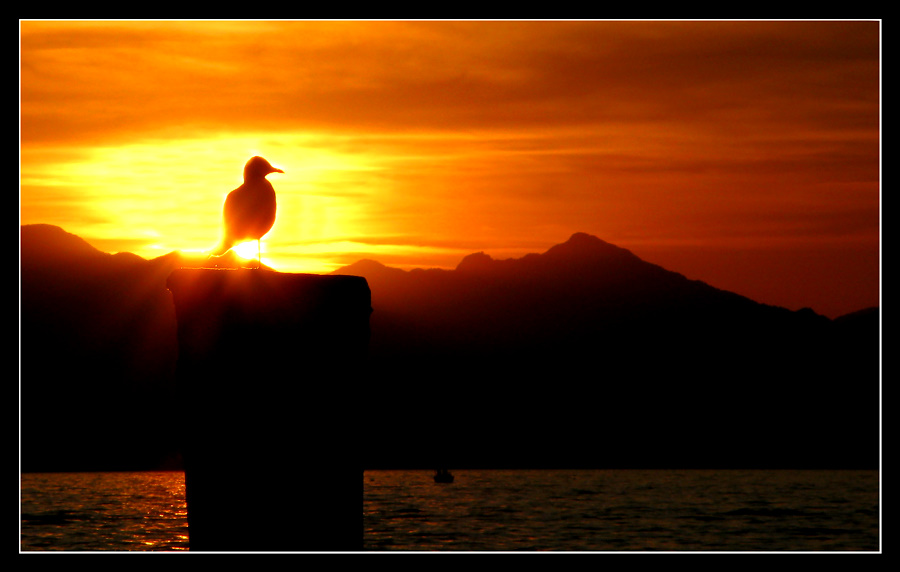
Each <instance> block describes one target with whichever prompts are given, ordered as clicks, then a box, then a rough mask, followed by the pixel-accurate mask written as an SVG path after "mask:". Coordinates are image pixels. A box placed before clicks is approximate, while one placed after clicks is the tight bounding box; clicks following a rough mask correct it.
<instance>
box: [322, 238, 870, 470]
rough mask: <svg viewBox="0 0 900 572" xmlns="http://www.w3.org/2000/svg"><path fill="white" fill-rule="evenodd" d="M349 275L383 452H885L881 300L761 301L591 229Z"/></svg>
mask: <svg viewBox="0 0 900 572" xmlns="http://www.w3.org/2000/svg"><path fill="white" fill-rule="evenodd" d="M337 273H341V274H354V275H359V276H363V277H365V278H366V279H367V280H368V281H369V284H370V287H371V289H372V297H373V302H372V303H373V307H374V308H375V312H374V313H373V314H372V317H371V329H372V338H371V344H370V351H371V354H372V357H371V363H372V371H373V376H374V377H375V379H377V380H379V381H378V382H377V383H376V384H375V387H374V388H371V393H370V394H369V395H367V401H368V402H369V403H371V404H372V407H373V408H374V409H377V410H379V411H382V416H381V418H382V422H381V423H382V426H383V427H387V426H388V425H389V424H392V423H393V425H392V426H391V427H390V429H387V431H388V432H389V433H391V434H392V435H393V436H394V437H393V438H394V439H395V440H396V441H397V443H400V444H402V446H401V445H397V446H395V445H392V444H387V445H386V446H385V450H384V452H382V453H379V454H377V455H375V456H376V457H379V458H389V457H390V454H389V452H388V451H389V450H391V449H394V448H396V449H402V450H411V451H427V452H428V453H427V454H423V457H427V456H428V455H430V454H437V455H438V456H440V455H446V456H447V457H448V458H449V459H448V460H447V461H446V463H445V464H448V463H449V464H451V465H452V463H453V461H452V460H456V459H459V460H460V463H462V464H466V462H468V461H470V462H472V463H474V464H482V465H496V464H500V465H504V466H510V467H517V466H528V465H529V464H531V465H534V464H535V463H539V464H540V463H544V464H546V465H548V466H557V465H567V466H568V465H571V464H572V463H575V464H578V463H582V464H584V465H585V466H598V465H599V466H633V467H659V466H670V467H679V466H690V467H700V466H708V467H747V466H760V467H763V466H795V467H799V466H809V467H812V466H851V465H852V466H862V465H865V466H872V463H875V462H876V461H875V459H877V441H878V438H877V419H878V406H877V403H878V398H877V386H878V349H877V348H878V340H877V338H878V334H877V331H878V321H877V320H878V314H877V310H869V311H867V312H862V313H860V314H859V315H857V316H850V317H847V318H846V322H845V321H843V320H835V321H832V320H830V319H828V318H826V317H824V316H820V315H817V314H816V313H815V312H813V311H812V310H809V309H804V310H800V311H796V312H795V311H790V310H787V309H785V308H780V307H775V306H769V305H765V304H760V303H757V302H754V301H753V300H750V299H748V298H746V297H743V296H740V295H738V294H735V293H733V292H728V291H724V290H720V289H717V288H714V287H712V286H710V285H708V284H705V283H703V282H700V281H696V280H689V279H687V278H686V277H684V276H682V275H681V274H678V273H676V272H671V271H669V270H666V269H664V268H662V267H660V266H657V265H654V264H650V263H647V262H645V261H643V260H641V259H640V258H638V257H637V256H635V255H634V254H633V253H631V252H629V251H628V250H625V249H622V248H619V247H617V246H615V245H612V244H609V243H607V242H604V241H602V240H600V239H599V238H596V237H593V236H590V235H587V234H584V233H576V234H574V235H572V237H571V238H570V239H569V240H568V241H566V242H565V243H563V244H559V245H556V246H554V247H552V248H550V249H549V250H547V251H546V252H544V253H542V254H530V255H527V256H524V257H522V258H519V259H509V260H494V259H492V258H491V257H490V256H488V255H486V254H484V253H475V254H472V255H469V256H467V257H466V258H464V259H463V260H462V261H461V262H460V264H459V265H458V266H457V267H456V269H454V270H437V269H428V270H411V271H401V270H398V269H392V268H388V267H385V266H383V265H380V264H378V263H376V262H374V261H361V262H358V263H356V264H353V265H350V266H348V267H345V268H342V269H340V270H338V271H337ZM392 420H399V421H396V422H393V421H392ZM485 436H491V439H489V440H487V441H485ZM435 447H437V448H438V449H440V452H437V453H432V451H433V450H434V449H435ZM435 461H436V462H437V461H441V459H435ZM438 464H439V463H438ZM435 466H436V465H435ZM457 466H458V465H457Z"/></svg>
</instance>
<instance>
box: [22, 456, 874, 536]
mask: <svg viewBox="0 0 900 572" xmlns="http://www.w3.org/2000/svg"><path fill="white" fill-rule="evenodd" d="M454 475H455V477H456V478H455V481H454V482H453V483H451V484H436V483H435V482H434V480H433V478H432V474H431V472H429V471H366V472H365V474H364V476H363V487H364V499H365V500H364V506H363V511H364V527H365V533H364V548H365V549H366V550H371V551H382V552H390V551H479V552H480V551H577V552H583V551H592V552H593V551H597V552H633V551H726V552H748V551H765V552H782V551H788V552H821V551H863V552H878V551H880V550H881V538H880V529H879V525H880V520H881V519H880V509H879V500H880V489H879V473H878V472H877V471H712V470H710V471H663V470H648V471H631V470H626V471H618V470H558V471H539V470H535V471H494V470H484V471H480V470H470V471H467V470H458V471H454ZM184 492H185V490H184V474H183V473H181V472H146V473H40V474H23V475H21V509H20V512H21V521H20V522H21V544H20V550H21V552H29V553H30V552H34V551H59V550H63V551H185V550H187V549H188V546H189V545H188V539H189V537H188V526H187V507H186V503H185V495H184Z"/></svg>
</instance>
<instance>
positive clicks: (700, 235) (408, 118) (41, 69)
mask: <svg viewBox="0 0 900 572" xmlns="http://www.w3.org/2000/svg"><path fill="white" fill-rule="evenodd" d="M880 29H881V24H880V22H878V21H863V22H575V21H572V22H519V21H505V22H416V21H413V22H256V21H216V22H191V21H156V22H130V21H121V22H117V21H101V22H68V21H59V22H54V21H20V63H21V65H20V94H21V97H20V134H21V144H20V167H21V170H20V222H21V223H22V224H30V223H49V224H55V225H58V226H61V227H63V228H64V229H66V230H67V231H69V232H72V233H74V234H77V235H79V236H81V237H83V238H85V239H86V240H88V242H90V243H91V244H93V245H94V246H96V247H97V248H99V249H101V250H104V251H107V252H117V251H129V252H134V253H136V254H139V255H141V256H143V257H145V258H152V257H155V256H158V255H161V254H165V253H167V252H170V251H173V250H205V249H208V248H211V247H212V246H213V245H214V244H215V243H216V242H217V240H218V237H219V222H220V217H221V206H222V202H223V200H224V196H225V194H226V193H227V192H228V191H230V190H231V189H233V188H235V187H236V186H238V185H239V184H240V183H241V170H242V167H243V164H244V162H245V161H246V160H247V159H248V158H249V157H250V156H252V155H254V154H259V155H262V156H264V157H266V158H267V159H268V160H269V161H270V162H271V163H272V164H273V165H275V166H276V167H280V168H282V169H284V171H285V173H284V174H273V175H270V177H269V180H270V181H271V182H272V183H273V185H274V186H275V189H276V192H277V193H278V200H279V214H278V220H277V222H276V224H275V227H274V228H273V230H272V231H271V232H270V233H269V234H268V235H267V236H266V237H265V239H264V240H263V259H264V262H267V263H268V264H270V265H272V266H273V267H275V268H276V269H278V270H282V271H297V272H328V271H331V270H332V269H334V268H337V267H339V266H341V265H344V264H349V263H351V262H354V261H356V260H358V259H360V258H374V259H376V260H379V261H381V262H384V263H385V264H389V265H393V266H398V267H403V268H411V267H433V266H437V267H451V268H452V267H454V266H455V265H456V264H457V263H458V262H459V261H460V260H461V259H462V257H463V256H465V255H466V254H469V253H471V252H477V251H484V252H486V253H488V254H490V255H492V256H493V257H494V258H508V257H518V256H522V255H524V254H526V253H528V252H542V251H544V250H546V249H547V248H549V247H550V246H552V245H554V244H557V243H560V242H563V241H565V240H566V239H567V238H568V237H569V236H570V235H571V234H572V233H574V232H579V231H580V232H587V233H590V234H593V235H596V236H598V237H600V238H602V239H603V240H606V241H608V242H612V243H614V244H616V245H619V246H622V247H624V248H628V249H630V250H631V251H632V252H634V253H635V254H637V255H638V256H640V257H641V258H643V259H645V260H647V261H650V262H654V263H657V264H660V265H662V266H664V267H666V268H668V269H670V270H675V271H678V272H681V273H682V274H685V275H686V276H688V277H689V278H693V279H699V280H704V281H706V282H709V283H710V284H712V285H714V286H717V287H720V288H724V289H728V290H732V291H735V292H738V293H740V294H744V295H746V296H749V297H751V298H754V299H756V300H758V301H761V302H765V303H769V304H776V305H781V306H786V307H789V308H792V309H799V308H801V307H812V308H813V309H814V310H816V311H818V312H820V313H823V314H825V315H829V316H832V317H835V316H837V315H839V314H842V313H846V312H850V311H854V310H857V309H860V308H863V307H866V306H872V305H877V304H878V303H879V296H880V289H879V286H880V284H879V282H880V281H879V265H880V250H879V245H880V95H881V88H880V51H881V50H880ZM252 250H253V251H254V255H255V245H253V248H252Z"/></svg>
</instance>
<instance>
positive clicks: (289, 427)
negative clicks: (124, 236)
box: [168, 269, 371, 551]
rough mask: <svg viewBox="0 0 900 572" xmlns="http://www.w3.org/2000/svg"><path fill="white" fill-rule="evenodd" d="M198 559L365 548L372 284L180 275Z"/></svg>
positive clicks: (176, 279) (261, 273)
mask: <svg viewBox="0 0 900 572" xmlns="http://www.w3.org/2000/svg"><path fill="white" fill-rule="evenodd" d="M168 288H169V290H170V291H171V292H172V296H173V299H174V302H175V312H176V317H177V320H178V347H179V356H178V379H179V385H180V387H181V391H182V395H183V396H184V401H183V402H182V403H181V404H180V405H181V407H183V411H184V436H185V441H184V447H183V454H184V461H185V481H186V487H187V491H186V493H187V503H188V524H189V533H190V548H191V550H212V551H344V550H361V549H362V533H363V531H362V510H363V507H362V487H363V480H362V470H363V467H362V456H361V454H362V451H361V450H360V446H361V443H360V440H361V428H360V427H359V406H360V404H359V403H358V402H357V395H358V394H359V389H360V386H361V384H362V383H365V380H364V379H363V377H362V376H363V369H362V365H363V361H364V358H365V354H366V350H367V346H368V339H369V314H370V313H371V294H370V292H369V286H368V284H367V283H366V281H365V279H364V278H359V277H356V276H319V275H310V274H287V273H280V272H271V271H266V270H218V269H215V270H214V269H181V270H176V271H174V272H173V273H172V274H171V275H170V276H169V280H168Z"/></svg>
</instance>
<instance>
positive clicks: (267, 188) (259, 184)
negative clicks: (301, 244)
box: [210, 157, 284, 268]
mask: <svg viewBox="0 0 900 572" xmlns="http://www.w3.org/2000/svg"><path fill="white" fill-rule="evenodd" d="M269 173H284V171H282V170H281V169H276V168H275V167H273V166H272V165H270V164H269V162H268V161H266V160H265V159H263V158H262V157H252V158H251V159H250V160H249V161H247V164H246V165H244V184H243V185H241V186H240V187H238V188H236V189H235V190H233V191H231V192H230V193H228V196H227V197H226V198H225V207H224V208H223V210H222V241H221V242H220V243H219V245H218V246H217V247H215V248H214V249H213V250H212V251H211V252H210V255H211V256H222V255H223V254H225V253H226V252H228V251H229V250H231V248H232V247H233V246H235V245H237V244H239V243H241V242H245V241H248V240H256V253H257V268H259V266H260V263H261V260H260V245H259V241H260V239H261V238H262V237H263V236H264V235H265V234H266V233H267V232H269V231H270V230H271V229H272V225H273V224H275V208H276V204H275V189H274V188H273V187H272V183H270V182H269V181H268V179H266V175H268V174H269Z"/></svg>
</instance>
